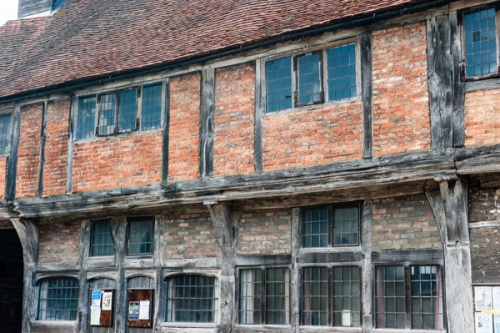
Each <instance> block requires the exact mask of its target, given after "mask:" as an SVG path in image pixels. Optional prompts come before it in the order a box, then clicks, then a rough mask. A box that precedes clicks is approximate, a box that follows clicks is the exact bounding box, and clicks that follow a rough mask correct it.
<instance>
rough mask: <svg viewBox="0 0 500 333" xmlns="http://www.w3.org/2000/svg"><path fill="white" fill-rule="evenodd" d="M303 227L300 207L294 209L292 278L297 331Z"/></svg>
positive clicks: (292, 316)
mask: <svg viewBox="0 0 500 333" xmlns="http://www.w3.org/2000/svg"><path fill="white" fill-rule="evenodd" d="M300 235H301V227H300V208H293V209H292V250H291V254H292V271H291V275H292V276H291V280H290V301H291V307H290V311H291V313H290V326H291V328H292V332H297V331H298V329H299V327H300V290H301V284H300V281H301V280H300V269H299V267H298V261H299V257H300V248H301V238H300Z"/></svg>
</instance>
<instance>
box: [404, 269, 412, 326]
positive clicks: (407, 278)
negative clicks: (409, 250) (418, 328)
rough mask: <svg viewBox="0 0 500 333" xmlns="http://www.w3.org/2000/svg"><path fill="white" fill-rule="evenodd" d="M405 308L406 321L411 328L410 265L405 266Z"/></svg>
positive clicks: (406, 324)
mask: <svg viewBox="0 0 500 333" xmlns="http://www.w3.org/2000/svg"><path fill="white" fill-rule="evenodd" d="M404 272H405V277H404V278H405V309H406V317H405V318H406V323H405V326H406V328H407V329H411V277H410V267H409V266H405V268H404Z"/></svg>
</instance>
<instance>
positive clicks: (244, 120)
mask: <svg viewBox="0 0 500 333" xmlns="http://www.w3.org/2000/svg"><path fill="white" fill-rule="evenodd" d="M215 82H216V85H215V127H214V132H215V133H214V176H225V175H231V174H238V173H251V172H254V171H255V168H254V155H253V153H254V151H253V149H254V145H253V144H254V133H255V127H254V124H255V119H254V114H255V66H253V65H251V64H244V65H238V66H233V67H229V68H223V69H218V70H217V72H216V78H215Z"/></svg>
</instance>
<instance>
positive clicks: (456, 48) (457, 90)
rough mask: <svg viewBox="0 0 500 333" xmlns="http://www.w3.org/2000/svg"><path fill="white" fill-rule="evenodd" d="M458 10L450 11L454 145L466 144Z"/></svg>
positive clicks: (462, 145) (461, 145)
mask: <svg viewBox="0 0 500 333" xmlns="http://www.w3.org/2000/svg"><path fill="white" fill-rule="evenodd" d="M458 21H459V18H458V12H457V11H452V12H450V39H451V56H452V66H453V67H452V82H451V83H452V88H453V147H464V145H465V83H464V82H463V80H462V67H461V66H462V54H463V53H462V34H461V31H460V27H459V23H458Z"/></svg>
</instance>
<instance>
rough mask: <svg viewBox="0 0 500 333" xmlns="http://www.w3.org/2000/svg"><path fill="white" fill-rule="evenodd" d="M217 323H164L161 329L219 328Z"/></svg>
mask: <svg viewBox="0 0 500 333" xmlns="http://www.w3.org/2000/svg"><path fill="white" fill-rule="evenodd" d="M218 325H219V324H217V323H185V322H163V323H161V324H160V327H162V328H163V327H178V328H214V329H215V328H217V327H218Z"/></svg>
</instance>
